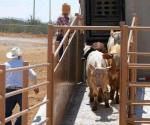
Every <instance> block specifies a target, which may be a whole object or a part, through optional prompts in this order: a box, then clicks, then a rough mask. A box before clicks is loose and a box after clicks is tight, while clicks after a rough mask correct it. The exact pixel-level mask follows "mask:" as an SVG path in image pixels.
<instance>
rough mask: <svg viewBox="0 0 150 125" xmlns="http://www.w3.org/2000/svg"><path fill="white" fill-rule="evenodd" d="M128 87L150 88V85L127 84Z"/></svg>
mask: <svg viewBox="0 0 150 125" xmlns="http://www.w3.org/2000/svg"><path fill="white" fill-rule="evenodd" d="M129 87H137V88H145V87H150V83H133V84H132V83H129Z"/></svg>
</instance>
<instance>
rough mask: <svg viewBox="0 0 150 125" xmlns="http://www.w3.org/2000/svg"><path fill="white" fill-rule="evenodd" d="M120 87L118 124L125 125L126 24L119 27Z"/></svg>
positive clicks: (126, 75) (126, 78) (126, 79)
mask: <svg viewBox="0 0 150 125" xmlns="http://www.w3.org/2000/svg"><path fill="white" fill-rule="evenodd" d="M121 33H122V34H121V35H122V42H121V78H120V79H121V84H120V85H121V87H120V125H127V108H126V102H127V87H126V86H127V81H128V66H127V41H128V26H126V25H124V26H122V27H121Z"/></svg>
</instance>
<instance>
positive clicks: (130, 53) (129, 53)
mask: <svg viewBox="0 0 150 125" xmlns="http://www.w3.org/2000/svg"><path fill="white" fill-rule="evenodd" d="M128 55H139V56H150V53H147V52H128Z"/></svg>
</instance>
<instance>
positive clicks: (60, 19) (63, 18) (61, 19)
mask: <svg viewBox="0 0 150 125" xmlns="http://www.w3.org/2000/svg"><path fill="white" fill-rule="evenodd" d="M57 25H69V17H66V16H60V17H58V19H57ZM63 34H64V31H63V30H62V29H60V30H58V35H63Z"/></svg>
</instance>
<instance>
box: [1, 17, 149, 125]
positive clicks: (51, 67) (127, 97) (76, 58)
mask: <svg viewBox="0 0 150 125" xmlns="http://www.w3.org/2000/svg"><path fill="white" fill-rule="evenodd" d="M59 28H61V29H65V30H67V32H66V34H65V36H64V38H63V40H62V42H61V44H60V45H59V47H58V48H57V49H56V51H54V50H53V35H54V31H55V30H56V29H59ZM83 30H100V31H101V30H105V31H110V30H120V31H121V33H122V42H121V73H120V74H121V75H120V79H121V84H120V86H121V87H120V110H119V114H120V116H119V117H118V120H119V122H118V123H114V124H118V125H128V124H129V123H130V124H136V123H146V124H149V123H150V118H148V117H147V118H140V119H139V118H138V119H137V118H136V117H135V114H134V106H135V105H149V104H150V102H149V100H136V88H145V87H150V85H149V83H147V82H137V75H136V72H137V70H138V69H144V70H147V69H149V68H150V64H141V63H138V62H137V58H138V56H150V53H149V52H138V51H137V44H138V43H137V39H138V38H137V36H138V32H139V31H146V32H148V31H150V27H143V26H137V18H136V17H133V21H132V25H131V26H128V25H124V24H123V23H121V26H78V15H77V16H75V18H74V20H73V22H72V24H71V26H55V25H48V46H47V47H48V49H47V62H46V63H44V64H35V65H31V66H28V63H27V62H25V63H24V67H19V68H15V69H8V70H7V69H6V68H5V66H4V65H1V66H0V82H1V86H0V100H1V101H0V107H1V108H0V124H1V125H5V123H6V122H8V121H9V120H11V119H14V118H16V117H19V116H23V117H22V118H23V120H22V124H23V125H27V124H28V122H27V120H28V119H27V118H28V113H29V112H30V111H31V110H32V109H33V108H35V107H39V106H41V105H43V104H46V110H45V112H46V117H45V119H44V121H43V122H42V123H40V124H44V123H46V124H47V125H60V124H61V123H62V120H63V118H64V114H65V110H66V107H67V104H68V102H69V100H70V98H71V97H72V96H71V95H72V94H71V93H72V91H73V90H74V88H75V86H76V85H77V83H80V82H81V76H82V66H83V62H82V60H81V56H82V49H83V44H84V43H83V42H82V40H83ZM70 31H71V32H72V31H73V33H71V34H70ZM69 35H70V37H69V39H68V36H69ZM62 45H64V53H63V56H62V58H60V59H58V52H59V49H60V48H61V46H62ZM43 66H44V67H47V80H46V81H44V82H43V83H38V84H37V85H34V86H31V87H28V79H27V76H28V69H29V68H38V67H43ZM18 70H23V71H24V72H23V73H24V78H23V80H24V88H23V89H21V90H17V91H14V92H12V93H7V94H6V93H5V75H6V72H15V71H18ZM129 74H130V75H129ZM43 85H46V86H47V87H46V88H47V90H46V91H47V98H46V100H45V101H44V102H40V103H39V104H36V105H34V106H32V107H28V90H30V89H34V88H36V87H40V86H43ZM19 93H23V100H22V101H23V109H22V111H21V112H19V113H17V114H14V115H12V116H10V117H8V118H5V98H8V97H10V96H13V95H16V94H19ZM81 118H82V117H81ZM87 122H88V121H87ZM78 124H80V121H79V123H78ZM82 124H84V123H82ZM85 124H87V123H85ZM91 124H92V123H91ZM97 124H99V122H97ZM101 124H102V123H101ZM110 124H111V122H110ZM65 125H66V124H65ZM68 125H71V124H68Z"/></svg>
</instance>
